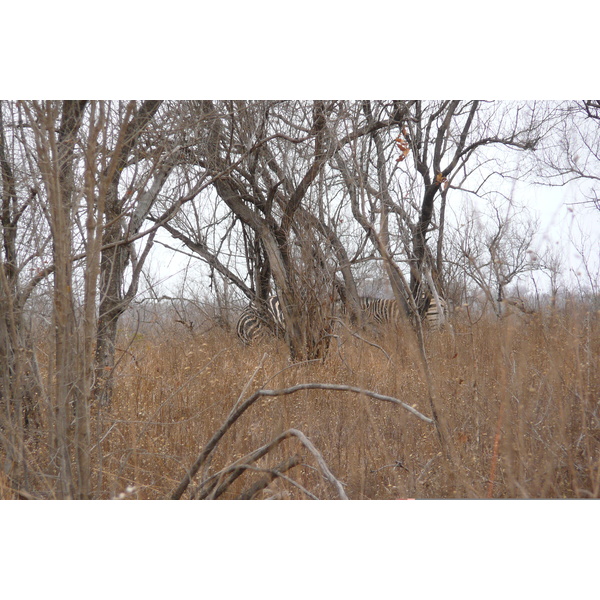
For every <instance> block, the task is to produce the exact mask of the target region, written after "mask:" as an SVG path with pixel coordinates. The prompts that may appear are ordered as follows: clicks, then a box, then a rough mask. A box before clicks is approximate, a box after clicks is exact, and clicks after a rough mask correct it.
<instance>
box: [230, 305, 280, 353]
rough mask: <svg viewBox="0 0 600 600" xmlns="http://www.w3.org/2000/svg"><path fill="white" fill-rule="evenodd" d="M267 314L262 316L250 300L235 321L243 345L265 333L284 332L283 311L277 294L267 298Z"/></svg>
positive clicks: (261, 336)
mask: <svg viewBox="0 0 600 600" xmlns="http://www.w3.org/2000/svg"><path fill="white" fill-rule="evenodd" d="M267 313H268V314H267V316H266V317H265V316H263V314H262V313H261V311H260V310H259V308H258V305H257V304H256V303H255V302H251V303H250V306H248V307H247V308H246V309H244V311H243V312H242V314H241V315H240V318H239V319H238V322H237V328H236V331H237V335H238V337H239V338H240V340H242V342H243V343H244V344H245V345H249V344H251V343H252V342H254V341H255V340H258V339H259V338H263V337H265V336H266V335H272V334H273V333H274V334H275V335H281V334H282V333H284V332H285V323H284V320H283V312H282V310H281V306H280V304H279V298H277V296H271V297H270V298H268V299H267Z"/></svg>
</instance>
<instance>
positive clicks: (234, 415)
mask: <svg viewBox="0 0 600 600" xmlns="http://www.w3.org/2000/svg"><path fill="white" fill-rule="evenodd" d="M303 390H330V391H338V392H352V393H355V394H362V395H364V396H367V397H369V398H373V399H375V400H382V401H384V402H391V403H393V404H397V405H399V406H401V407H402V408H404V409H405V410H407V411H408V412H410V413H412V414H413V415H415V416H416V417H417V418H419V419H421V420H422V421H424V422H425V423H428V424H433V423H434V421H433V419H430V418H429V417H426V416H425V415H423V414H421V413H420V412H419V411H418V410H417V409H415V408H413V407H412V406H409V405H408V404H405V403H404V402H402V401H400V400H398V399H397V398H392V397H391V396H384V395H383V394H377V393H376V392H371V391H369V390H363V389H361V388H357V387H354V386H349V385H337V384H333V383H301V384H298V385H295V386H292V387H289V388H283V389H279V390H257V391H256V392H254V394H252V396H250V397H249V398H248V399H247V400H245V401H244V402H242V403H241V404H239V403H236V406H234V408H233V410H232V411H231V412H230V413H229V416H228V417H227V419H226V420H225V422H224V423H223V425H221V427H220V428H219V429H218V431H217V432H216V433H215V434H214V435H213V437H212V438H211V439H210V440H209V441H208V443H207V444H206V446H205V447H204V449H203V450H202V452H201V453H200V455H199V456H198V458H197V459H196V461H195V462H194V464H193V465H192V466H191V467H190V469H189V470H188V472H187V473H186V474H185V476H184V477H183V479H182V480H181V483H180V484H179V485H178V486H177V488H176V489H175V491H174V492H173V494H172V495H171V499H172V500H179V499H180V498H181V496H182V495H183V493H184V492H185V490H186V489H187V488H188V486H189V485H190V483H191V481H192V479H193V478H194V476H195V475H196V473H198V471H199V469H200V467H202V465H203V464H204V463H205V462H206V460H207V458H208V457H209V456H210V455H211V454H212V452H213V450H214V449H215V447H216V446H217V444H218V443H219V441H220V440H221V438H222V437H223V436H224V435H225V434H226V433H227V431H228V430H229V428H230V427H231V426H232V425H233V424H234V423H235V422H236V421H237V420H238V419H239V418H240V416H241V415H242V414H243V413H244V412H246V410H248V409H249V408H250V407H251V406H252V405H253V404H254V403H255V402H256V401H257V400H259V399H260V398H262V397H263V396H267V397H276V396H287V395H289V394H294V393H295V392H299V391H303ZM289 431H290V432H292V431H296V430H292V429H290V430H289ZM297 434H299V435H298V437H299V439H301V441H303V443H304V445H305V446H306V447H307V448H308V449H309V450H310V451H311V452H313V454H315V453H316V454H315V457H316V456H317V454H318V451H317V449H316V448H315V447H314V446H313V445H312V443H311V442H310V440H308V439H307V438H306V437H305V436H304V434H302V433H301V432H299V431H298V432H297ZM282 435H283V434H282ZM300 436H302V437H300ZM302 438H304V440H302ZM318 456H319V457H320V454H318ZM319 466H321V464H320V465H319ZM324 466H325V468H326V467H327V465H324ZM327 471H329V470H328V469H327ZM324 473H325V471H324ZM336 481H337V480H336ZM341 492H342V493H344V492H343V489H342V490H341ZM344 496H345V494H344Z"/></svg>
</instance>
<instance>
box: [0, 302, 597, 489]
mask: <svg viewBox="0 0 600 600" xmlns="http://www.w3.org/2000/svg"><path fill="white" fill-rule="evenodd" d="M170 327H171V326H169V327H167V328H166V329H165V328H163V329H162V330H161V332H160V335H159V334H158V333H152V332H150V333H145V334H137V336H136V337H135V339H134V340H133V342H132V343H131V345H130V346H129V347H128V349H127V351H126V352H124V353H123V355H122V360H121V362H120V365H119V368H118V379H117V385H116V395H115V398H114V403H113V406H112V409H111V411H110V413H106V412H105V413H103V414H101V415H97V416H96V418H95V420H94V431H93V434H92V438H93V439H95V440H96V443H95V447H94V448H93V461H94V464H95V481H94V482H95V489H96V496H97V497H100V498H111V497H118V496H119V495H123V496H124V497H127V498H140V499H147V498H165V497H169V495H170V494H171V493H172V492H173V490H174V489H175V488H176V487H177V485H178V484H179V482H180V481H181V479H182V477H183V476H184V474H185V472H186V469H187V468H189V466H190V465H191V464H192V463H193V462H194V460H195V459H196V457H197V456H198V454H199V452H200V451H201V449H202V448H203V446H204V445H205V444H206V442H207V441H208V440H209V439H210V438H211V436H212V435H213V434H214V432H215V431H216V430H217V429H218V428H219V426H220V425H221V424H222V423H223V421H224V420H225V418H226V417H227V415H228V414H229V412H230V410H231V409H232V407H233V405H234V404H235V403H236V401H238V399H240V398H242V399H243V398H247V397H248V396H250V395H251V393H252V392H254V391H255V390H257V389H260V388H271V389H273V388H284V387H288V386H291V385H295V384H297V383H304V382H327V383H336V384H346V385H353V386H358V387H361V388H363V389H369V390H372V391H375V392H379V393H381V394H385V395H389V396H393V397H395V398H398V399H399V400H402V401H403V402H405V403H407V404H410V405H413V406H414V407H415V408H417V409H418V410H419V411H420V412H422V413H424V414H426V415H430V409H429V403H428V400H427V386H426V383H425V380H424V377H423V370H422V368H421V366H420V363H419V359H418V353H417V351H416V347H415V343H414V339H413V334H412V333H411V332H409V331H399V332H394V333H390V334H389V335H387V337H384V338H379V339H377V343H378V344H379V345H380V346H381V347H382V348H383V349H385V353H384V352H383V351H382V350H381V349H379V348H377V347H375V346H373V345H369V344H367V343H365V342H363V341H361V340H359V339H357V338H354V337H351V336H349V335H347V334H343V335H342V336H341V337H340V339H339V340H337V341H334V343H333V344H332V347H331V351H330V355H329V357H328V359H327V361H326V362H325V363H324V364H323V363H311V364H301V365H291V364H290V363H289V362H288V358H287V356H288V355H287V352H286V348H285V346H284V344H283V343H282V342H281V341H278V340H272V341H270V342H268V343H262V344H260V345H257V346H256V347H252V348H245V347H242V346H241V344H240V343H239V342H238V340H237V339H236V338H235V336H234V335H233V334H230V333H225V332H223V331H220V330H216V329H213V330H212V331H211V332H210V333H208V334H204V335H199V334H194V333H193V332H190V331H189V330H185V329H184V328H183V327H181V326H179V325H177V324H173V326H172V328H170ZM126 337H127V336H126V335H125V332H124V333H123V339H125V338H126ZM371 339H372V338H371ZM426 341H427V350H428V355H429V356H430V361H431V370H432V372H433V375H434V378H435V382H434V383H435V388H436V390H437V394H438V397H439V412H440V418H441V419H444V420H445V423H446V425H447V429H448V430H449V432H450V436H451V440H450V442H451V444H452V446H453V449H454V463H450V462H449V461H448V459H447V458H446V457H445V456H444V455H443V454H442V452H441V446H440V443H439V440H438V438H437V435H436V432H435V429H434V428H433V426H431V425H428V424H427V423H424V422H422V421H420V420H418V419H416V418H415V417H414V416H413V415H411V414H410V413H408V412H407V411H405V410H403V409H402V408H401V407H399V406H397V405H393V404H389V403H385V402H381V401H377V400H373V399H369V398H367V397H365V396H363V395H356V394H350V393H343V392H333V391H324V390H310V391H301V392H298V393H295V394H292V395H288V396H282V397H276V398H261V399H260V400H258V401H257V402H256V403H255V404H254V405H253V406H252V407H251V408H250V409H249V410H248V411H247V412H246V413H245V414H243V415H242V417H241V418H240V419H239V420H238V421H237V422H236V423H235V425H234V426H233V428H232V429H231V430H230V431H229V432H228V433H227V434H226V435H225V436H224V437H223V439H222V440H221V442H220V443H219V445H218V446H217V449H216V451H215V453H214V455H213V457H212V459H211V460H210V462H209V464H208V465H206V466H205V468H204V469H203V470H202V471H201V473H200V474H202V475H203V476H204V477H207V476H209V475H211V474H214V473H216V472H218V471H219V470H220V469H223V468H225V467H226V466H228V465H230V464H231V463H232V462H233V461H235V460H238V459H240V458H241V457H243V456H244V455H246V454H248V453H249V452H251V451H253V450H255V449H256V448H257V447H259V446H262V445H264V444H266V443H267V442H269V441H270V440H272V439H273V438H274V437H275V436H277V435H278V434H281V433H282V432H284V431H286V430H288V429H290V428H294V429H297V430H300V431H302V432H303V433H304V434H305V435H306V436H307V437H308V438H309V439H310V440H311V441H312V443H313V444H314V445H315V446H316V447H317V449H318V450H319V451H320V452H321V454H322V456H323V458H324V459H325V461H326V462H327V464H328V466H329V468H330V469H331V471H332V472H333V474H334V475H335V476H336V477H337V478H338V479H339V480H340V481H341V482H343V484H344V489H345V492H346V494H347V495H348V496H349V497H350V498H352V499H394V498H486V497H494V498H576V497H579V498H587V497H599V496H600V418H599V417H600V412H599V411H600V406H599V398H600V376H599V368H598V367H599V364H598V361H599V358H598V357H599V349H600V348H599V346H600V332H599V318H598V315H597V314H596V313H586V312H584V311H581V312H576V311H573V312H571V313H570V314H563V315H554V316H549V315H546V316H541V315H537V316H535V317H533V318H529V320H527V321H526V320H522V319H518V318H516V319H515V320H514V321H511V320H510V319H508V320H506V321H503V322H498V321H486V320H482V321H480V322H479V323H476V324H474V325H468V324H466V323H462V322H460V320H459V321H458V322H456V323H455V325H454V334H453V335H452V334H451V333H449V332H445V333H442V334H433V333H432V334H428V336H427V340H426ZM386 353H387V356H386ZM388 357H389V358H388ZM43 453H44V438H40V440H38V442H37V447H36V448H32V449H31V455H32V456H38V457H39V461H40V463H43V462H44V459H43ZM295 454H298V455H299V457H300V464H299V465H298V466H295V467H293V468H292V469H291V470H290V471H288V472H287V475H288V476H289V477H290V478H292V479H293V480H294V481H295V482H296V483H298V484H300V485H301V486H303V487H304V488H306V489H307V490H309V491H310V492H311V493H312V494H314V495H316V496H317V497H319V498H335V497H337V495H336V491H335V489H334V487H333V486H332V485H331V483H329V482H327V481H325V479H324V478H323V477H322V475H321V473H320V471H319V469H318V466H317V462H316V460H315V459H314V457H313V456H312V455H311V454H310V453H309V452H308V451H306V449H305V448H304V447H303V446H302V445H301V444H300V443H299V441H298V440H297V439H294V438H292V439H288V440H286V441H284V442H283V443H282V444H281V445H280V446H278V447H277V448H276V449H275V450H274V451H273V452H271V453H270V454H269V455H267V456H266V457H264V458H262V459H260V460H259V461H258V462H256V463H255V464H254V466H255V467H256V468H258V469H265V468H273V467H274V466H275V465H277V464H279V463H282V462H283V461H284V460H286V459H288V458H289V457H290V456H293V455H295ZM200 474H199V475H200ZM261 477H264V472H261V471H247V472H246V473H244V474H243V475H242V476H241V477H239V479H237V480H236V481H235V483H233V484H232V485H231V486H230V487H229V488H228V489H227V490H226V492H225V493H224V494H223V496H222V498H236V497H237V496H238V495H239V494H240V493H242V492H243V491H244V490H245V489H247V488H249V487H250V486H251V485H252V484H253V483H254V482H255V481H257V480H258V479H260V478H261ZM40 481H41V480H40ZM197 481H198V478H195V479H194V481H193V482H192V486H190V489H192V488H194V486H195V485H196V484H197ZM43 485H46V487H47V494H48V495H51V492H50V491H49V490H50V488H51V482H48V481H46V482H45V483H43V482H42V483H38V487H39V486H42V487H43ZM0 496H3V497H10V495H9V494H8V492H6V489H5V488H3V487H2V482H0ZM184 497H186V494H184ZM258 497H259V498H268V497H275V498H290V499H293V498H305V497H306V494H305V493H304V492H303V491H302V490H301V489H299V488H298V487H296V486H294V485H293V484H292V483H291V482H289V481H284V480H283V479H276V480H275V481H273V482H272V483H270V485H269V486H268V488H266V489H265V490H263V491H262V492H260V493H259V495H258Z"/></svg>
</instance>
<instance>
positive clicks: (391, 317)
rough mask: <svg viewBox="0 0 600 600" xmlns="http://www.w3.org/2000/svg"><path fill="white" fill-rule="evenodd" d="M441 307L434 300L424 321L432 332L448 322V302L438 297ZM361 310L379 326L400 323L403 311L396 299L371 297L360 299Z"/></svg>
mask: <svg viewBox="0 0 600 600" xmlns="http://www.w3.org/2000/svg"><path fill="white" fill-rule="evenodd" d="M438 300H439V307H438V304H437V303H436V302H435V300H434V299H433V298H432V299H431V302H430V304H429V307H428V309H427V311H426V312H425V315H424V317H423V321H424V322H425V323H426V324H427V326H428V327H429V329H431V330H432V331H439V330H440V329H442V328H443V327H444V325H445V323H446V321H447V315H448V313H447V308H446V302H445V300H444V299H443V298H441V297H438ZM359 302H360V308H361V310H362V311H363V313H364V314H365V316H366V317H367V319H368V320H370V321H372V322H375V323H378V324H382V325H385V324H393V323H400V321H401V315H402V313H401V309H400V307H399V306H398V302H397V301H396V299H395V298H371V297H369V296H361V297H359Z"/></svg>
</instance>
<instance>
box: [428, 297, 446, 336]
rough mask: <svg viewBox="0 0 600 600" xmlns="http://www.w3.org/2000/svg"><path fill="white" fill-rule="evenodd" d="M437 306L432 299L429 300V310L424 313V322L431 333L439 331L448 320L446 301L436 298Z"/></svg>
mask: <svg viewBox="0 0 600 600" xmlns="http://www.w3.org/2000/svg"><path fill="white" fill-rule="evenodd" d="M437 300H438V302H439V306H438V304H437V302H436V301H435V299H434V298H432V299H431V301H430V304H429V308H428V309H427V311H426V312H425V318H424V321H425V322H426V323H427V325H428V326H429V329H430V330H431V331H440V330H441V329H443V328H444V326H445V325H446V320H447V318H448V305H447V304H446V301H445V300H444V299H443V298H442V297H440V296H438V298H437Z"/></svg>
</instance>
